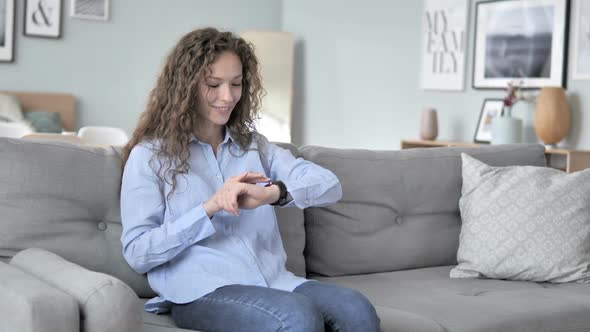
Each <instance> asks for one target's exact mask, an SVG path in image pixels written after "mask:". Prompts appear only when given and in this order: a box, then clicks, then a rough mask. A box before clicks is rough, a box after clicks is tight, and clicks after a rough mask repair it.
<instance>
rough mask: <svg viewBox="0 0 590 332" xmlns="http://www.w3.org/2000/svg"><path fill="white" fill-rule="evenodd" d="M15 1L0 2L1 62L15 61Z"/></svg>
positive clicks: (2, 0)
mask: <svg viewBox="0 0 590 332" xmlns="http://www.w3.org/2000/svg"><path fill="white" fill-rule="evenodd" d="M14 4H15V0H0V62H12V61H14V15H15V7H14Z"/></svg>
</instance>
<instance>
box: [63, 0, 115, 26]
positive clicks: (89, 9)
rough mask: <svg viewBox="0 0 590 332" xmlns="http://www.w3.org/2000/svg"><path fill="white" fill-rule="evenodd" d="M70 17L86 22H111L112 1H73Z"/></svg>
mask: <svg viewBox="0 0 590 332" xmlns="http://www.w3.org/2000/svg"><path fill="white" fill-rule="evenodd" d="M70 4H71V7H70V16H71V17H73V18H81V19H85V20H99V21H108V20H109V7H110V0H71V2H70Z"/></svg>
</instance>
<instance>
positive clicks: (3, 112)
mask: <svg viewBox="0 0 590 332" xmlns="http://www.w3.org/2000/svg"><path fill="white" fill-rule="evenodd" d="M0 119H2V120H1V121H3V122H19V121H23V112H22V109H21V107H20V103H19V102H18V99H16V97H15V96H11V95H7V94H2V93H0Z"/></svg>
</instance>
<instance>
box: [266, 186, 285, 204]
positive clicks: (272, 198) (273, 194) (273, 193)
mask: <svg viewBox="0 0 590 332" xmlns="http://www.w3.org/2000/svg"><path fill="white" fill-rule="evenodd" d="M266 189H267V190H268V191H269V198H268V201H267V204H273V203H275V202H277V201H278V200H279V198H281V189H280V188H279V186H277V185H276V184H272V185H270V186H268V187H266Z"/></svg>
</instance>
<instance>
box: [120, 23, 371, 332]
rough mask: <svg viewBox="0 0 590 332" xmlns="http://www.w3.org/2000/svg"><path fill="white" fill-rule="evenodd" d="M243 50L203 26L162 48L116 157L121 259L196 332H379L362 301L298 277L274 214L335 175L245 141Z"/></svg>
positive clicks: (251, 91) (155, 304) (252, 92)
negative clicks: (119, 161) (158, 67)
mask: <svg viewBox="0 0 590 332" xmlns="http://www.w3.org/2000/svg"><path fill="white" fill-rule="evenodd" d="M262 91H263V89H262V87H261V83H260V76H259V71H258V62H257V59H256V56H255V55H254V50H253V47H252V45H250V44H248V43H246V42H245V41H244V40H243V39H241V38H239V37H236V36H234V35H233V34H232V33H230V32H221V31H218V30H216V29H213V28H205V29H199V30H195V31H193V32H190V33H188V34H187V35H185V36H184V37H183V38H181V40H180V41H179V42H178V43H177V45H176V46H175V47H174V48H173V49H172V51H171V52H170V54H169V55H168V57H167V60H166V63H165V65H164V68H163V70H162V72H161V74H160V76H159V78H158V80H157V83H156V87H155V88H154V89H153V90H152V91H151V93H150V96H149V100H148V103H147V107H146V110H145V112H144V113H143V114H142V115H141V118H140V121H139V124H138V126H137V129H136V130H135V132H134V134H133V137H132V138H131V140H130V141H129V143H128V144H127V145H126V146H125V148H124V149H123V156H122V158H123V175H122V180H121V217H122V223H123V234H122V236H121V241H122V243H123V256H124V257H125V259H126V260H127V262H128V263H129V265H130V266H131V267H132V268H133V269H134V270H135V271H137V272H139V273H147V277H148V281H149V284H150V286H151V287H152V289H153V290H154V291H155V292H156V293H157V294H158V296H157V297H156V298H154V299H151V300H150V301H148V302H147V303H146V305H145V309H146V310H147V311H150V312H155V313H162V312H168V311H171V313H172V317H173V318H174V321H175V322H176V324H177V325H178V326H179V327H182V328H188V329H198V330H202V331H257V332H261V331H305V332H314V331H323V330H324V324H326V325H325V326H327V327H329V328H330V329H332V330H334V331H377V330H378V325H379V318H377V315H376V313H375V309H374V308H373V306H372V305H371V304H370V303H369V301H368V300H367V299H366V298H365V297H364V296H363V295H361V294H360V293H359V292H356V291H353V290H351V289H348V288H344V287H340V286H336V285H330V284H325V283H322V282H318V281H310V280H307V279H305V278H300V277H297V276H295V275H294V274H292V273H291V272H289V271H287V270H286V268H285V261H286V255H285V250H284V248H283V244H282V242H281V238H280V235H279V230H278V227H277V222H276V216H275V213H274V208H273V206H272V205H280V206H297V207H299V208H306V207H309V206H318V205H326V204H331V203H334V202H336V201H338V200H339V199H340V198H341V196H342V189H341V187H340V182H339V181H338V179H337V178H336V176H335V175H334V174H333V173H332V172H330V171H329V170H326V169H324V168H322V167H320V166H318V165H316V164H313V163H311V162H308V161H305V160H303V159H300V158H299V159H296V158H294V157H293V155H292V154H291V153H290V152H289V151H288V150H284V149H282V148H280V147H278V146H276V145H274V144H271V143H269V142H268V141H267V140H266V139H265V138H264V137H263V136H262V135H260V134H258V133H257V132H256V131H255V124H254V121H255V120H256V118H257V114H258V113H257V112H258V108H259V106H260V100H261V95H262Z"/></svg>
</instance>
